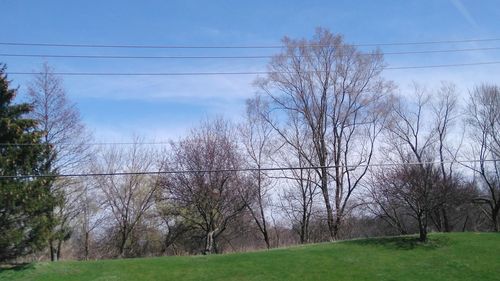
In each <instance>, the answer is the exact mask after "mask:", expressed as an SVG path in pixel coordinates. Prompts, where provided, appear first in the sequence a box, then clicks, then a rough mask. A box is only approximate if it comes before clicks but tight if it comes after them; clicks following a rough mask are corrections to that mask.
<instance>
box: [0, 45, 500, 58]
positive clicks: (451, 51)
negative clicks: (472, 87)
mask: <svg viewBox="0 0 500 281" xmlns="http://www.w3.org/2000/svg"><path fill="white" fill-rule="evenodd" d="M493 50H500V47H486V48H469V49H447V50H424V51H401V52H382V54H383V55H413V54H434V53H458V52H476V51H493ZM362 55H365V56H374V55H379V54H378V53H364V54H362ZM0 57H29V58H76V59H270V58H273V57H275V56H272V55H256V56H116V55H58V54H12V53H0ZM284 57H292V56H284ZM293 57H299V58H302V57H307V56H293Z"/></svg>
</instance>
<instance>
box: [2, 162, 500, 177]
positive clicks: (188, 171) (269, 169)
mask: <svg viewBox="0 0 500 281" xmlns="http://www.w3.org/2000/svg"><path fill="white" fill-rule="evenodd" d="M497 161H500V160H499V159H483V160H477V159H475V160H451V161H429V162H406V163H372V164H359V165H328V166H308V167H268V168H228V169H216V170H167V171H142V172H113V173H81V174H59V175H58V174H55V175H49V174H42V175H17V176H15V175H0V179H15V178H65V177H99V176H131V175H168V174H185V173H189V174H197V173H227V172H260V171H289V170H314V169H322V168H326V169H334V168H339V167H340V168H358V167H390V166H405V165H409V166H415V165H427V164H453V163H462V164H463V163H477V162H497Z"/></svg>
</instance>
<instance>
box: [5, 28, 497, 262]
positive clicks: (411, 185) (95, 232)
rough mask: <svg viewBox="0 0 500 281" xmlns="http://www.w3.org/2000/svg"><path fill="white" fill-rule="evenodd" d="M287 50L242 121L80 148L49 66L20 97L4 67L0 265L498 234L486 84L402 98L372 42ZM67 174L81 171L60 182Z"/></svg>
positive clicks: (84, 136) (492, 117) (491, 99)
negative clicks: (153, 141) (158, 139)
mask: <svg viewBox="0 0 500 281" xmlns="http://www.w3.org/2000/svg"><path fill="white" fill-rule="evenodd" d="M283 44H284V46H285V47H284V48H283V49H282V50H281V52H280V53H279V54H277V55H275V56H274V57H273V58H272V59H271V61H270V62H269V63H268V72H269V74H268V75H266V76H265V77H260V78H258V79H256V81H255V87H256V95H255V96H254V97H253V98H250V99H248V100H247V102H246V112H245V116H244V118H242V119H243V121H241V122H239V123H235V122H232V121H231V120H227V119H225V118H223V117H215V118H208V119H205V120H203V121H202V122H200V124H199V125H198V126H197V127H195V128H193V129H192V130H191V131H190V132H189V133H188V134H187V135H186V136H184V137H183V138H181V139H179V140H177V141H171V142H170V143H169V144H168V145H165V146H163V147H160V146H152V145H148V144H147V142H145V140H144V139H142V138H140V137H134V138H133V142H132V143H131V144H130V145H120V146H112V145H110V146H93V145H91V142H92V135H91V134H90V133H89V131H88V130H87V129H86V128H85V126H84V124H83V122H82V121H81V118H80V115H79V112H78V109H77V107H76V105H75V104H73V103H72V102H71V101H70V100H69V99H68V96H67V94H66V92H65V90H64V87H63V84H62V80H61V79H60V78H59V77H57V76H56V75H54V71H53V69H52V68H51V67H50V66H49V65H48V64H44V65H43V66H42V69H41V71H40V74H36V75H35V76H34V77H33V79H32V82H31V83H30V84H29V85H28V87H27V89H28V90H27V92H26V100H27V101H28V102H27V103H18V104H16V103H14V102H13V100H14V97H15V95H16V93H17V91H18V90H17V89H16V88H13V87H12V86H11V83H12V82H11V81H9V80H8V78H7V75H6V74H5V66H3V67H2V69H1V71H0V128H1V130H0V143H1V144H0V151H1V158H0V172H1V175H2V176H3V177H2V178H1V179H0V195H1V196H0V261H1V262H7V261H15V260H16V259H17V260H19V259H21V260H23V259H27V260H30V259H39V258H50V259H51V260H53V261H56V260H59V259H61V258H63V257H64V258H74V259H99V258H113V257H142V256H157V255H174V254H179V255H180V254H211V253H220V252H224V251H243V250H246V249H255V248H268V249H269V248H272V247H278V246H283V245H289V244H296V243H311V242H320V241H333V240H338V239H346V238H352V237H371V236H379V235H395V234H412V233H418V235H419V240H420V241H421V242H425V241H426V240H427V233H428V232H429V231H442V232H449V231H497V232H498V231H499V220H500V219H499V211H500V178H499V176H500V174H499V168H498V167H499V160H500V136H499V133H498V132H499V131H500V94H499V93H500V88H499V87H498V86H496V85H490V84H481V85H478V86H476V87H474V88H472V89H470V90H469V92H468V96H467V97H464V96H463V95H461V94H460V93H459V92H458V90H457V87H456V86H455V85H454V84H452V83H449V82H443V83H442V84H441V87H440V88H438V89H426V88H425V87H424V86H422V85H419V84H414V85H413V87H412V89H411V90H404V91H403V90H400V89H399V88H398V87H397V86H396V84H395V83H394V82H393V81H389V80H387V79H385V78H384V76H383V70H384V66H385V62H384V57H383V54H382V53H381V52H380V51H378V50H375V51H373V52H364V51H361V50H359V49H358V48H356V47H355V46H353V45H350V44H348V43H346V42H345V41H344V39H343V37H342V36H340V35H335V34H332V33H331V32H329V31H328V30H325V29H318V30H317V31H316V33H315V34H314V36H313V37H312V39H309V40H306V39H291V38H287V37H285V38H284V39H283ZM270 167H275V168H276V167H277V169H268V168H270ZM143 171H149V172H152V173H137V172H143ZM75 173H77V174H78V173H80V174H82V173H86V174H89V176H85V177H62V176H60V175H65V174H75ZM116 173H121V174H120V175H116ZM25 175H28V176H27V177H25Z"/></svg>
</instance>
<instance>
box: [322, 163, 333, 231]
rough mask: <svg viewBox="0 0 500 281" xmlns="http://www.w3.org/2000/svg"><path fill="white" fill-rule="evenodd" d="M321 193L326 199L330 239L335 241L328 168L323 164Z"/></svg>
mask: <svg viewBox="0 0 500 281" xmlns="http://www.w3.org/2000/svg"><path fill="white" fill-rule="evenodd" d="M321 175H322V176H321V193H322V194H323V199H324V201H325V207H326V215H327V223H328V230H329V234H330V240H331V241H333V240H335V227H334V226H335V222H334V219H333V210H332V205H331V204H330V195H329V194H328V179H327V175H328V173H327V170H326V168H325V167H324V165H323V168H321Z"/></svg>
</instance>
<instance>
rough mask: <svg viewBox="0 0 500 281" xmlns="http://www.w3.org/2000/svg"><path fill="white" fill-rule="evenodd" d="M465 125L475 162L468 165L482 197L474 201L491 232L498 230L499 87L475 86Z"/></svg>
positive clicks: (499, 205) (499, 209)
mask: <svg viewBox="0 0 500 281" xmlns="http://www.w3.org/2000/svg"><path fill="white" fill-rule="evenodd" d="M467 123H468V124H469V125H470V126H469V129H470V137H471V142H472V155H473V156H474V158H475V159H477V160H479V163H478V165H477V166H472V165H471V166H469V168H471V169H472V170H473V171H474V172H475V173H476V174H477V175H479V184H480V185H481V186H482V187H483V189H484V191H485V192H484V195H483V196H480V197H479V198H476V199H475V201H476V202H477V203H480V204H481V207H482V208H483V211H484V213H485V214H486V215H487V216H488V218H489V219H490V221H491V225H492V229H493V230H494V231H497V232H498V231H500V226H499V225H500V223H499V219H500V218H499V212H500V168H499V167H500V160H499V159H500V133H499V132H500V88H499V87H498V86H492V85H486V84H484V85H481V86H477V87H475V88H474V89H473V90H472V91H471V93H470V97H469V103H468V107H467Z"/></svg>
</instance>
